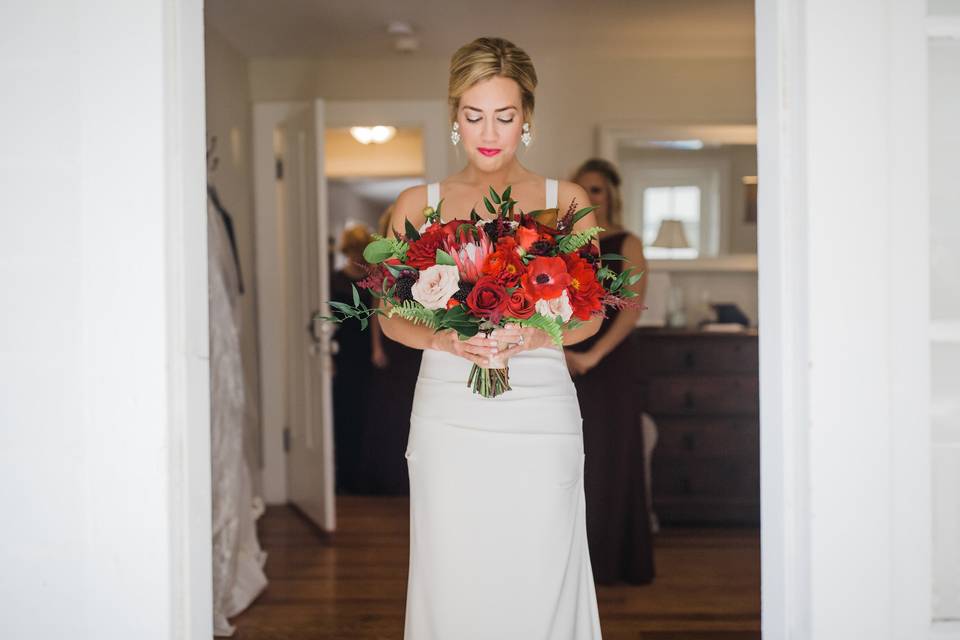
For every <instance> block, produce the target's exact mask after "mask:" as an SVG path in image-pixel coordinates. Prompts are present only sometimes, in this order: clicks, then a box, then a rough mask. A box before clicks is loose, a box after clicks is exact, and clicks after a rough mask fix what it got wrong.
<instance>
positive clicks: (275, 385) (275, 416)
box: [253, 100, 454, 504]
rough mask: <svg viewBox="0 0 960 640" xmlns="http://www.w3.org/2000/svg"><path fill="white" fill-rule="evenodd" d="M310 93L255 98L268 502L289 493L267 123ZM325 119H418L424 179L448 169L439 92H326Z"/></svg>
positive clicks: (406, 123) (405, 123)
mask: <svg viewBox="0 0 960 640" xmlns="http://www.w3.org/2000/svg"><path fill="white" fill-rule="evenodd" d="M310 104H311V103H310V101H291V102H261V103H256V104H254V106H253V182H254V219H255V233H256V247H257V264H256V277H257V291H258V292H259V293H258V299H257V313H258V314H259V322H258V331H259V341H260V363H261V364H260V367H261V371H260V395H261V412H262V414H263V426H262V432H263V439H264V442H263V451H264V464H263V471H262V472H263V492H264V500H265V501H266V502H267V503H268V504H283V503H285V502H286V500H287V489H286V477H287V467H286V454H285V453H284V450H283V428H284V425H285V424H286V395H285V393H286V392H285V389H286V381H285V375H286V374H285V371H286V364H285V354H284V346H283V345H284V344H285V327H286V316H285V309H284V302H283V270H282V265H283V254H282V253H281V251H282V243H281V242H280V238H281V237H282V236H281V234H280V231H281V230H280V229H279V228H278V224H279V222H280V221H279V220H278V217H277V211H276V204H275V203H276V185H275V178H274V176H275V170H276V168H275V165H274V160H273V159H274V140H273V131H274V129H275V128H276V127H277V125H278V124H279V123H280V122H282V121H283V120H285V119H286V118H287V117H289V116H290V115H292V114H293V113H296V112H297V111H299V110H301V109H305V108H307V107H309V106H310ZM324 111H325V113H324V116H325V120H326V122H325V126H326V127H346V126H351V125H355V124H357V123H360V122H368V123H376V124H385V125H393V126H397V127H417V128H420V129H421V130H422V131H423V144H424V162H425V164H426V166H425V170H426V175H427V179H428V181H429V180H439V179H441V178H442V177H443V176H445V175H447V174H448V173H449V172H450V169H451V168H452V166H453V165H452V162H453V161H454V158H453V154H452V152H451V149H452V146H451V145H450V144H449V143H448V140H449V138H448V137H447V136H448V135H449V131H448V129H447V125H446V122H447V107H446V102H445V101H444V100H325V101H324Z"/></svg>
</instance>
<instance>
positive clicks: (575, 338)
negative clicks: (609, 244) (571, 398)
mask: <svg viewBox="0 0 960 640" xmlns="http://www.w3.org/2000/svg"><path fill="white" fill-rule="evenodd" d="M574 200H576V201H577V205H576V206H577V210H578V211H579V210H580V209H583V208H584V207H589V206H590V196H588V195H587V192H586V191H584V189H583V187H581V186H580V185H579V184H577V183H576V182H567V181H565V180H562V181H560V186H559V187H558V189H557V202H558V203H559V204H560V205H562V206H561V207H560V215H563V214H564V213H566V211H567V208H568V207H569V206H570V203H571V202H573V201H574ZM596 226H597V216H596V215H594V213H593V211H591V212H590V213H588V214H587V215H585V216H583V217H582V218H580V219H579V220H578V221H577V223H576V224H575V225H573V230H574V231H583V230H585V229H589V228H590V227H596ZM591 243H592V244H593V245H594V246H595V247H597V249H599V248H600V243H599V242H598V241H597V240H596V238H594V239H593V240H592V241H591ZM601 324H603V318H601V317H598V316H592V317H591V318H590V319H589V320H587V321H586V322H584V323H583V324H581V325H580V326H578V327H577V328H575V329H568V330H567V331H564V332H563V344H564V345H568V344H576V343H578V342H582V341H584V340H586V339H587V338H589V337H590V336H592V335H593V334H595V333H596V332H597V331H599V330H600V325H601Z"/></svg>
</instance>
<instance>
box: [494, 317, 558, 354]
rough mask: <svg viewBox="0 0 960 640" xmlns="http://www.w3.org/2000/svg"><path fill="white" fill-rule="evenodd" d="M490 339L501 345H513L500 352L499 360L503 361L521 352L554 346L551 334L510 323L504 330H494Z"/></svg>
mask: <svg viewBox="0 0 960 640" xmlns="http://www.w3.org/2000/svg"><path fill="white" fill-rule="evenodd" d="M490 337H491V338H493V339H494V340H496V341H498V342H500V343H506V344H509V345H511V346H510V347H508V348H507V349H504V350H502V351H501V352H500V354H499V358H501V359H503V360H507V359H509V358H512V357H513V356H515V355H517V354H518V353H520V352H521V351H529V350H531V349H539V348H541V347H551V346H553V340H552V339H551V338H550V334H548V333H547V332H546V331H544V330H543V329H536V328H534V327H520V326H518V325H516V324H514V323H508V324H507V325H506V326H505V327H503V328H502V329H494V330H493V331H492V332H491V333H490Z"/></svg>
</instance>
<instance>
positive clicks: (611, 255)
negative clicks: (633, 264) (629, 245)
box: [600, 253, 627, 261]
mask: <svg viewBox="0 0 960 640" xmlns="http://www.w3.org/2000/svg"><path fill="white" fill-rule="evenodd" d="M600 259H601V260H603V261H607V260H626V259H627V258H626V256H622V255H620V254H619V253H604V254H603V255H601V256H600Z"/></svg>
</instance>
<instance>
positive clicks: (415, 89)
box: [250, 43, 756, 178]
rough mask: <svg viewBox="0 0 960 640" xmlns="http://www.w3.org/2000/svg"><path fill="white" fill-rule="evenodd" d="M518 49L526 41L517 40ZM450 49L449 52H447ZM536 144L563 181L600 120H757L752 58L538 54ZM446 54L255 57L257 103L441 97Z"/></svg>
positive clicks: (542, 166) (542, 162)
mask: <svg viewBox="0 0 960 640" xmlns="http://www.w3.org/2000/svg"><path fill="white" fill-rule="evenodd" d="M520 44H521V46H522V43H520ZM452 53H453V52H452V51H451V54H452ZM529 53H530V55H531V57H532V58H533V62H534V65H535V66H536V69H537V75H538V77H539V81H540V82H539V86H538V87H537V106H536V114H535V117H534V126H533V130H532V133H533V136H534V141H533V143H532V144H531V145H530V148H529V149H527V150H525V151H524V154H525V158H526V161H525V164H527V166H529V167H530V168H531V169H533V170H535V171H539V172H541V173H543V174H544V175H552V176H556V177H559V178H567V177H568V176H569V174H570V173H571V172H572V171H573V170H574V169H576V167H577V165H579V163H580V162H582V161H583V160H584V159H586V157H588V156H590V155H593V153H594V151H595V146H594V141H595V133H596V132H595V129H596V125H598V124H600V123H607V122H616V121H619V120H624V119H631V120H648V121H653V122H667V123H673V124H687V123H691V124H692V123H709V124H724V123H735V124H748V123H752V122H754V121H755V120H756V110H755V102H756V101H755V96H756V91H755V73H754V61H753V59H752V58H730V59H689V60H677V59H674V60H663V59H655V60H651V59H640V60H623V59H617V60H604V59H590V60H586V59H581V58H572V59H565V58H563V57H562V56H542V57H538V55H537V52H536V51H535V50H531V51H530V52H529ZM449 62H450V61H449V59H448V58H442V59H438V58H420V57H417V58H403V57H398V56H390V57H384V58H370V59H341V60H290V59H254V60H252V61H251V62H250V86H251V92H252V97H253V100H254V101H256V102H259V101H270V100H304V99H310V98H315V97H322V98H324V99H328V100H354V99H356V100H361V99H398V100H399V99H414V100H431V99H440V100H445V99H446V96H447V79H448V65H449Z"/></svg>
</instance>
